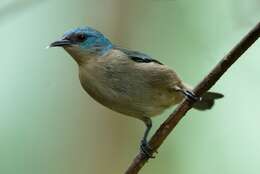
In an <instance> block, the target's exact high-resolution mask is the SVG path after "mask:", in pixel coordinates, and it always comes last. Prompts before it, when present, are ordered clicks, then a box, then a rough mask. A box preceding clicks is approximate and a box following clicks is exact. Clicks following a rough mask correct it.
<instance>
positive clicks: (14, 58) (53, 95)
mask: <svg viewBox="0 0 260 174" xmlns="http://www.w3.org/2000/svg"><path fill="white" fill-rule="evenodd" d="M259 7H260V1H259V0H247V1H245V0H219V1H205V0H204V1H203V0H197V1H192V0H146V1H145V0H131V1H130V0H129V1H120V0H74V1H72V0H71V1H68V0H66V1H64V0H56V1H54V0H41V1H40V0H38V1H35V0H16V1H15V0H1V2H0V26H1V27H0V36H1V57H0V79H1V85H0V104H1V107H0V108H1V109H0V173H1V174H17V173H19V174H102V173H107V174H117V173H118V174H119V173H123V172H124V170H125V169H126V167H127V166H128V165H129V163H130V162H131V161H132V159H133V157H134V156H135V154H136V153H137V152H138V148H139V141H140V138H141V136H142V134H143V131H144V125H143V124H142V123H141V122H140V121H138V120H135V119H133V118H129V117H125V116H122V117H121V115H120V114H117V113H115V112H113V111H111V110H109V109H107V108H105V107H103V106H101V105H100V104H98V103H97V102H95V101H94V100H93V99H92V98H90V97H89V96H88V95H87V94H86V93H85V92H84V91H83V89H82V88H81V86H80V83H79V81H78V69H77V66H76V63H75V62H74V61H73V60H72V58H71V57H70V56H69V55H68V54H67V53H65V51H63V50H62V49H48V50H46V49H45V47H46V46H47V45H48V44H49V43H51V42H52V41H54V40H56V39H57V38H59V37H60V36H61V35H62V33H63V32H65V31H66V30H68V29H70V28H75V27H77V26H85V25H89V26H92V27H95V28H97V29H98V30H100V31H102V32H103V33H105V34H106V35H107V36H108V37H109V38H110V39H111V40H112V41H113V42H114V43H116V44H118V45H121V46H123V47H127V48H131V49H136V50H140V51H144V52H146V53H148V54H150V55H152V56H154V57H155V58H157V59H159V60H160V61H161V62H163V63H165V64H167V65H169V66H170V67H172V68H174V69H175V70H176V71H177V72H178V73H179V74H180V76H182V77H183V79H184V80H185V81H186V82H188V83H190V84H193V85H195V84H196V83H197V82H198V81H200V80H201V79H202V77H203V76H205V74H206V73H207V72H208V71H209V70H210V69H211V68H212V67H213V66H214V65H215V64H216V63H217V62H218V61H219V60H220V58H221V57H223V56H224V55H225V53H227V51H229V50H230V48H231V47H233V46H234V44H236V43H237V42H238V41H239V40H240V39H241V37H242V36H244V35H245V33H247V32H248V31H249V30H250V29H251V28H252V27H253V26H254V25H255V24H256V23H257V22H258V21H259V19H260V10H259ZM259 48H260V41H258V42H257V43H256V44H254V46H253V47H251V48H250V49H249V50H248V51H247V52H246V54H245V55H243V58H242V59H240V60H239V61H238V62H237V63H236V64H235V65H234V66H233V67H232V68H231V69H230V70H229V71H228V72H227V73H226V74H225V75H224V76H223V78H222V79H221V80H220V81H218V83H217V84H216V85H215V86H214V88H213V89H214V90H215V91H219V92H222V93H224V94H225V99H223V100H220V101H218V102H217V104H216V106H215V107H214V109H213V110H211V111H207V112H198V111H195V110H192V111H190V112H189V113H188V114H187V116H186V117H184V119H183V120H182V121H181V122H180V124H179V125H178V126H177V128H176V129H175V130H174V132H173V133H172V134H171V135H170V136H169V137H168V139H167V141H166V142H165V143H164V144H163V146H162V147H161V148H160V149H159V154H158V155H157V158H156V159H155V160H152V161H150V162H149V163H148V164H147V165H146V166H145V167H144V169H143V170H142V171H141V173H143V174H157V173H174V174H188V173H192V174H209V173H210V174H219V173H222V174H245V173H250V174H259V171H260V126H259V123H260V117H259V116H260V110H259V98H260V94H259V89H260V79H259V73H260V66H259V65H260V59H259V56H260V49H259ZM171 111H172V109H170V110H169V111H167V112H165V113H164V114H163V115H162V116H160V117H157V118H155V119H154V122H155V126H154V128H153V131H155V129H156V128H158V126H159V125H160V123H161V122H162V121H163V120H164V119H165V118H166V117H167V115H168V114H169V113H170V112H171Z"/></svg>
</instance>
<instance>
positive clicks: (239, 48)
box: [125, 22, 260, 174]
mask: <svg viewBox="0 0 260 174" xmlns="http://www.w3.org/2000/svg"><path fill="white" fill-rule="evenodd" d="M259 36H260V22H259V23H258V24H257V25H256V26H255V27H254V28H253V29H252V30H251V31H250V32H249V33H248V34H247V35H246V36H245V37H244V38H243V39H242V40H241V41H240V42H239V43H238V44H237V45H236V46H235V47H234V48H233V49H232V50H231V51H230V52H229V53H228V54H227V55H226V56H225V57H224V58H222V60H221V61H220V62H219V63H218V64H217V65H216V66H215V67H214V68H213V69H212V71H211V72H210V73H209V74H208V75H207V76H206V77H205V78H204V79H203V80H202V81H201V82H200V83H199V84H198V85H197V86H196V87H195V88H194V90H193V92H194V94H195V95H197V96H201V95H202V94H203V93H205V92H206V91H208V90H209V89H210V88H211V87H212V86H213V85H214V84H215V83H216V82H217V81H218V80H219V79H220V77H221V76H222V75H223V74H224V73H225V72H226V71H227V69H228V68H230V67H231V65H232V64H233V63H234V62H235V61H236V60H237V59H238V58H239V57H240V56H241V55H242V54H243V53H244V52H245V51H246V50H247V49H248V48H249V47H250V46H251V45H252V44H253V43H254V42H255V41H256V40H257V39H258V37H259ZM192 105H193V101H190V100H188V99H187V98H186V99H184V100H183V101H182V103H181V104H180V105H179V106H178V107H177V108H176V109H175V111H174V112H173V113H172V114H171V115H170V116H169V117H168V119H167V120H166V121H165V122H164V123H163V124H162V125H161V126H160V128H159V129H158V130H157V131H156V132H155V134H154V135H153V136H152V138H151V140H150V141H149V146H150V147H151V149H152V152H153V153H154V152H156V150H157V149H158V148H159V147H160V146H161V144H162V143H163V141H164V140H165V139H166V137H167V136H168V135H169V134H170V132H171V131H172V130H173V129H174V128H175V127H176V125H177V124H178V122H179V121H180V120H181V119H182V118H183V116H184V115H185V114H186V112H187V111H188V110H190V109H191V108H192ZM147 161H148V158H146V157H145V156H144V155H143V154H142V153H139V154H138V155H137V156H136V157H135V159H134V160H133V162H132V164H131V165H130V166H129V168H128V169H127V171H126V172H125V174H137V173H138V172H139V171H140V170H141V168H142V167H143V166H144V165H145V163H146V162H147Z"/></svg>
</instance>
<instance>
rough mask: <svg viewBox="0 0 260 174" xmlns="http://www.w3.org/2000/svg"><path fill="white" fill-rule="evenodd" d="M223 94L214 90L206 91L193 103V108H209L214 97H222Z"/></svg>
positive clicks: (212, 103) (213, 101)
mask: <svg viewBox="0 0 260 174" xmlns="http://www.w3.org/2000/svg"><path fill="white" fill-rule="evenodd" d="M223 97H224V95H223V94H220V93H216V92H206V93H204V94H203V95H202V97H201V100H200V101H198V102H196V103H195V104H194V105H193V108H195V109H197V110H201V111H203V110H207V109H211V108H212V106H213V105H214V103H215V100H216V99H220V98H223Z"/></svg>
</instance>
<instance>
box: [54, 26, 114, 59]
mask: <svg viewBox="0 0 260 174" xmlns="http://www.w3.org/2000/svg"><path fill="white" fill-rule="evenodd" d="M50 47H63V48H64V49H65V50H66V51H67V52H68V53H69V54H70V55H71V56H72V57H73V58H74V59H75V60H76V61H77V62H78V63H79V61H82V59H87V58H88V57H97V56H103V55H105V54H107V53H108V52H109V51H110V50H111V49H112V47H113V45H112V43H111V42H110V41H109V40H108V39H107V38H106V37H105V36H104V35H103V34H102V33H101V32H99V31H97V30H95V29H93V28H90V27H83V28H76V29H72V30H69V31H67V32H66V33H65V34H64V35H63V36H62V38H61V39H59V40H57V41H55V42H53V43H51V44H50Z"/></svg>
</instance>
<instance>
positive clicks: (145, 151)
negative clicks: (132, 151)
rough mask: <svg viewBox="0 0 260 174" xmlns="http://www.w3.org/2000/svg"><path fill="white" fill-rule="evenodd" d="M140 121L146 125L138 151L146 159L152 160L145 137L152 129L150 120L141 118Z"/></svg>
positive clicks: (150, 150)
mask: <svg viewBox="0 0 260 174" xmlns="http://www.w3.org/2000/svg"><path fill="white" fill-rule="evenodd" d="M142 121H143V122H144V123H145V125H146V130H145V132H144V136H143V138H142V140H141V145H140V150H141V152H142V153H143V154H144V155H145V156H146V157H147V158H154V156H153V153H152V149H151V148H150V147H149V145H148V141H147V137H148V134H149V132H150V130H151V128H152V120H151V119H150V118H149V117H143V118H142Z"/></svg>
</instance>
